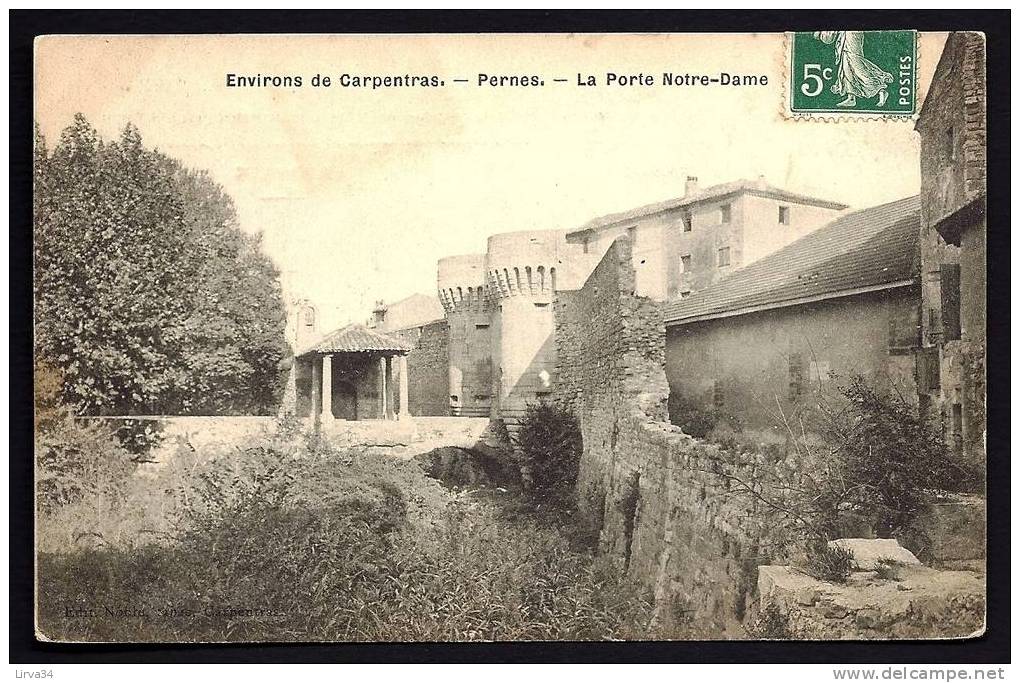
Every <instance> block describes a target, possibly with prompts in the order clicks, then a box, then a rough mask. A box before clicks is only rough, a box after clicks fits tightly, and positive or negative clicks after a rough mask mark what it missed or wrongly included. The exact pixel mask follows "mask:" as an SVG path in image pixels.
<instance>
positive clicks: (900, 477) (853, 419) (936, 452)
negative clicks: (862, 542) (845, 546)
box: [832, 376, 978, 536]
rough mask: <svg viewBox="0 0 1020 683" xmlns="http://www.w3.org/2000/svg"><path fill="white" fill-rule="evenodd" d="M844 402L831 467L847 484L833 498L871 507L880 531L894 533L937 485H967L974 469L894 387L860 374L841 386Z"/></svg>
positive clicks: (944, 487)
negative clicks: (872, 382) (871, 382)
mask: <svg viewBox="0 0 1020 683" xmlns="http://www.w3.org/2000/svg"><path fill="white" fill-rule="evenodd" d="M841 392H842V394H843V396H844V397H845V398H846V399H847V402H848V406H847V409H846V410H845V412H843V413H842V414H841V415H839V416H838V418H837V419H836V420H835V421H834V427H835V430H834V431H835V434H834V436H833V439H832V441H833V442H834V446H835V448H834V450H833V458H832V460H833V469H834V470H835V472H836V474H838V475H839V478H840V479H841V480H842V481H845V482H849V484H850V486H848V488H847V489H846V490H845V494H844V492H841V491H837V492H835V493H837V494H844V495H835V496H833V499H834V502H835V503H836V504H838V505H841V506H843V507H848V508H853V509H856V510H865V511H868V510H873V511H874V512H875V513H877V516H878V528H877V529H876V531H877V533H878V535H879V536H894V535H895V534H896V533H898V532H899V530H901V529H902V528H904V527H905V526H906V525H907V524H908V523H909V522H910V520H911V519H913V518H915V517H916V516H917V514H918V513H920V512H921V511H922V510H924V509H925V508H926V507H927V505H928V504H929V503H930V502H931V500H932V495H933V492H935V491H938V490H950V491H958V490H966V489H968V488H970V487H972V486H973V484H974V482H975V480H976V479H977V478H978V474H977V473H976V472H974V471H973V469H972V468H968V466H967V465H965V464H964V463H962V462H960V461H958V460H957V459H956V458H954V457H953V455H952V452H951V449H949V448H948V447H947V446H946V444H945V442H944V441H943V439H942V436H941V434H940V433H939V432H937V431H936V430H935V429H934V428H933V427H932V426H931V425H930V424H929V423H928V422H927V421H925V420H924V419H922V418H921V416H920V415H919V414H918V412H917V409H916V407H915V406H913V405H912V404H911V403H909V402H908V401H907V400H906V399H905V398H903V397H902V396H900V395H899V394H898V393H896V392H893V391H885V392H883V391H879V390H877V389H876V388H875V387H873V386H871V385H869V384H868V383H867V382H866V381H865V380H864V379H863V378H861V377H859V376H858V377H852V378H851V379H850V381H849V382H848V383H847V384H846V385H845V386H843V387H842V388H841Z"/></svg>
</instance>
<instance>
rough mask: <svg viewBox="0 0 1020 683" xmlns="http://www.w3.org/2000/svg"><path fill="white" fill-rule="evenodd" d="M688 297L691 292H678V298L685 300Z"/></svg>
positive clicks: (686, 290) (687, 290)
mask: <svg viewBox="0 0 1020 683" xmlns="http://www.w3.org/2000/svg"><path fill="white" fill-rule="evenodd" d="M690 295H691V290H689V289H685V290H684V291H682V292H680V298H681V299H686V298H687V297H689V296H690Z"/></svg>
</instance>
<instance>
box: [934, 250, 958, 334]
mask: <svg viewBox="0 0 1020 683" xmlns="http://www.w3.org/2000/svg"><path fill="white" fill-rule="evenodd" d="M939 276H940V279H941V285H942V333H943V339H945V340H946V341H952V340H954V339H959V338H960V264H958V263H944V264H942V267H941V268H940V270H939Z"/></svg>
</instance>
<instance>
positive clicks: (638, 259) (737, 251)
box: [567, 177, 847, 301]
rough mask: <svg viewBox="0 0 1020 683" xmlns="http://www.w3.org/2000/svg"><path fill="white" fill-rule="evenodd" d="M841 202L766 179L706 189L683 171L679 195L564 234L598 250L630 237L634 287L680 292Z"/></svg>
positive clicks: (762, 252)
mask: <svg viewBox="0 0 1020 683" xmlns="http://www.w3.org/2000/svg"><path fill="white" fill-rule="evenodd" d="M846 208H847V207H846V205H845V204H840V203H839V202H833V201H829V200H826V199H818V198H815V197H808V196H806V195H800V194H796V193H793V192H790V191H788V190H784V189H782V188H778V187H774V186H772V185H770V184H768V183H767V182H766V181H765V179H764V178H761V177H759V178H758V179H757V180H737V181H734V182H729V183H722V184H720V185H713V186H711V187H707V188H699V187H698V179H697V178H695V177H688V178H687V184H686V186H685V192H684V195H683V196H682V197H677V198H675V199H670V200H667V201H664V202H659V203H656V204H648V205H646V206H641V207H638V208H636V209H631V210H630V211H624V212H622V213H615V214H610V215H608V216H602V217H600V218H596V219H594V220H592V221H590V222H589V223H588V224H586V225H584V226H583V227H581V228H580V229H578V230H574V231H572V232H570V233H569V234H568V235H567V240H568V241H569V242H571V243H573V244H579V245H581V248H582V251H583V252H584V253H587V254H595V255H596V256H597V257H600V258H601V256H602V255H603V254H605V253H606V250H607V249H609V245H611V244H612V243H613V241H614V240H615V239H616V238H617V237H619V236H621V235H627V236H629V237H630V241H631V246H632V254H633V256H632V259H633V265H634V270H635V272H636V277H637V284H636V286H637V293H638V294H639V295H641V296H647V297H650V298H652V299H656V300H658V301H664V300H666V299H672V298H674V297H685V296H688V295H689V294H691V293H692V292H695V291H697V290H699V289H703V288H705V287H707V286H708V285H710V284H712V283H714V282H717V281H718V280H720V279H721V278H723V277H726V276H727V275H729V274H730V273H732V272H734V271H735V270H737V269H739V268H742V267H743V266H746V265H748V264H750V263H753V262H755V261H757V260H758V259H760V258H762V257H764V256H767V255H769V254H771V253H773V252H775V251H777V250H779V249H780V248H782V247H784V246H786V245H787V244H789V243H790V242H793V241H794V240H796V239H798V238H800V237H803V236H804V235H806V234H808V233H809V232H811V231H813V230H816V229H818V228H820V227H822V226H823V225H825V224H826V223H828V222H829V221H831V220H833V219H834V218H836V217H837V216H838V215H839V214H840V212H841V211H843V210H844V209H846Z"/></svg>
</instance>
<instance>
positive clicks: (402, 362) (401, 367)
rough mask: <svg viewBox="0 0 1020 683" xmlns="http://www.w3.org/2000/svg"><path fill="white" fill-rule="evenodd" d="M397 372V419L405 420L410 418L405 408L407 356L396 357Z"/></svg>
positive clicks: (409, 413) (408, 410) (408, 411)
mask: <svg viewBox="0 0 1020 683" xmlns="http://www.w3.org/2000/svg"><path fill="white" fill-rule="evenodd" d="M397 371H398V372H399V373H400V378H399V380H398V381H399V382H400V414H399V415H398V416H397V419H400V420H406V419H408V418H409V417H411V411H410V409H409V408H408V406H407V356H397Z"/></svg>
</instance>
